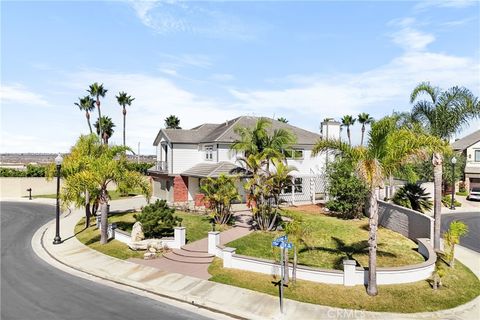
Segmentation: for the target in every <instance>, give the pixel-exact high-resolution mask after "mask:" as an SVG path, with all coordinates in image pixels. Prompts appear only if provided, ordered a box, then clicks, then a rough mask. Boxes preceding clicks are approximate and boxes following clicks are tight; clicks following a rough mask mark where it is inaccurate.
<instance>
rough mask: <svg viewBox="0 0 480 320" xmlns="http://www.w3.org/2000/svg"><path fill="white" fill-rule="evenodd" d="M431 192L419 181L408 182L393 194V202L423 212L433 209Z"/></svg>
mask: <svg viewBox="0 0 480 320" xmlns="http://www.w3.org/2000/svg"><path fill="white" fill-rule="evenodd" d="M430 199H431V197H430V193H428V192H425V188H422V186H421V185H420V184H418V183H410V182H409V183H406V184H405V185H404V186H403V187H401V188H400V189H398V191H397V192H396V193H395V195H394V196H393V199H392V201H393V203H395V204H398V205H400V206H403V207H406V208H409V209H412V210H415V211H418V212H422V213H424V212H425V211H429V210H431V209H432V201H431V200H430Z"/></svg>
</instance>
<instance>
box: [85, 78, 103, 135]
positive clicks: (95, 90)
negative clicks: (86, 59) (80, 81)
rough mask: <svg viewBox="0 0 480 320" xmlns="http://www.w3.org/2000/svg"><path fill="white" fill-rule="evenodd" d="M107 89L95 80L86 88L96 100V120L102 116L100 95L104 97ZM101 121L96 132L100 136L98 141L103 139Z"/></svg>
mask: <svg viewBox="0 0 480 320" xmlns="http://www.w3.org/2000/svg"><path fill="white" fill-rule="evenodd" d="M107 91H108V90H107V89H105V88H104V87H103V83H102V84H98V82H95V83H94V84H91V85H90V86H89V88H88V90H87V92H88V93H89V94H90V96H91V97H92V98H94V99H95V100H96V104H97V109H98V119H99V120H97V122H98V121H100V118H101V117H102V112H101V109H100V97H102V98H104V97H105V95H106V94H107ZM102 129H103V128H102V123H101V121H100V128H99V130H97V131H98V134H99V136H100V141H103V130H102Z"/></svg>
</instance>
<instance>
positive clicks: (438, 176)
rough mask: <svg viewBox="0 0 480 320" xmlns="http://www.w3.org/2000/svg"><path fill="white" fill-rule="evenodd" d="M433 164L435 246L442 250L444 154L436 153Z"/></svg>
mask: <svg viewBox="0 0 480 320" xmlns="http://www.w3.org/2000/svg"><path fill="white" fill-rule="evenodd" d="M432 164H433V185H434V192H433V203H434V204H433V217H434V219H435V225H434V231H433V234H434V237H433V248H434V249H435V250H436V251H439V250H440V228H441V214H442V155H441V154H440V153H434V154H433V158H432Z"/></svg>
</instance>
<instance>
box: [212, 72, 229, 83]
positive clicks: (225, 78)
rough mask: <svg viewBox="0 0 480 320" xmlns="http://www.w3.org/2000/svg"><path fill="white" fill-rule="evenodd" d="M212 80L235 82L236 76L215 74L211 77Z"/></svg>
mask: <svg viewBox="0 0 480 320" xmlns="http://www.w3.org/2000/svg"><path fill="white" fill-rule="evenodd" d="M210 79H211V80H212V81H216V82H228V81H232V80H235V76H234V75H233V74H228V73H215V74H212V75H211V76H210Z"/></svg>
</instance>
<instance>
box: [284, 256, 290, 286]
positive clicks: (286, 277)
mask: <svg viewBox="0 0 480 320" xmlns="http://www.w3.org/2000/svg"><path fill="white" fill-rule="evenodd" d="M284 258H285V261H284V264H285V269H284V270H285V279H284V280H285V284H288V280H289V279H290V274H289V272H288V269H289V267H288V249H285V255H284Z"/></svg>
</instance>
